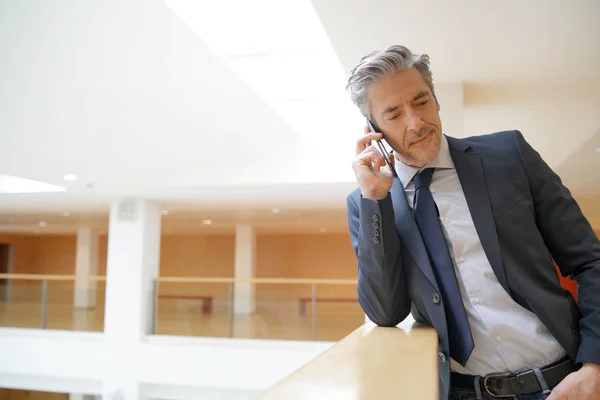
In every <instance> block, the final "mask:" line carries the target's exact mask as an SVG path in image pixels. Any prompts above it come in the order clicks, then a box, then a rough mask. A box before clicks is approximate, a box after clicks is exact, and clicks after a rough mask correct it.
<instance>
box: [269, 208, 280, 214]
mask: <svg viewBox="0 0 600 400" xmlns="http://www.w3.org/2000/svg"><path fill="white" fill-rule="evenodd" d="M280 211H281V210H280V209H279V208H274V209H272V210H271V212H272V213H273V214H279V212H280Z"/></svg>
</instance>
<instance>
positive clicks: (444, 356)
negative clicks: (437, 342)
mask: <svg viewBox="0 0 600 400" xmlns="http://www.w3.org/2000/svg"><path fill="white" fill-rule="evenodd" d="M438 357H439V358H440V361H441V362H446V355H445V354H444V353H442V352H441V351H440V352H439V353H438Z"/></svg>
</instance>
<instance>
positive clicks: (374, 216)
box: [371, 214, 379, 222]
mask: <svg viewBox="0 0 600 400" xmlns="http://www.w3.org/2000/svg"><path fill="white" fill-rule="evenodd" d="M371 219H372V220H373V222H377V221H379V215H377V214H373V216H372V217H371Z"/></svg>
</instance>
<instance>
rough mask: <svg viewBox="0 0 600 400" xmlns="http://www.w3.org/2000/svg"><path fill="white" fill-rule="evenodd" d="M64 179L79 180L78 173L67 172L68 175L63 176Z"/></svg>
mask: <svg viewBox="0 0 600 400" xmlns="http://www.w3.org/2000/svg"><path fill="white" fill-rule="evenodd" d="M63 179H64V180H65V181H76V180H77V175H74V174H67V175H65V176H63Z"/></svg>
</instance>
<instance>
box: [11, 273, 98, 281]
mask: <svg viewBox="0 0 600 400" xmlns="http://www.w3.org/2000/svg"><path fill="white" fill-rule="evenodd" d="M0 279H14V280H20V281H106V277H105V276H97V275H89V276H80V275H67V274H50V275H44V274H0Z"/></svg>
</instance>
